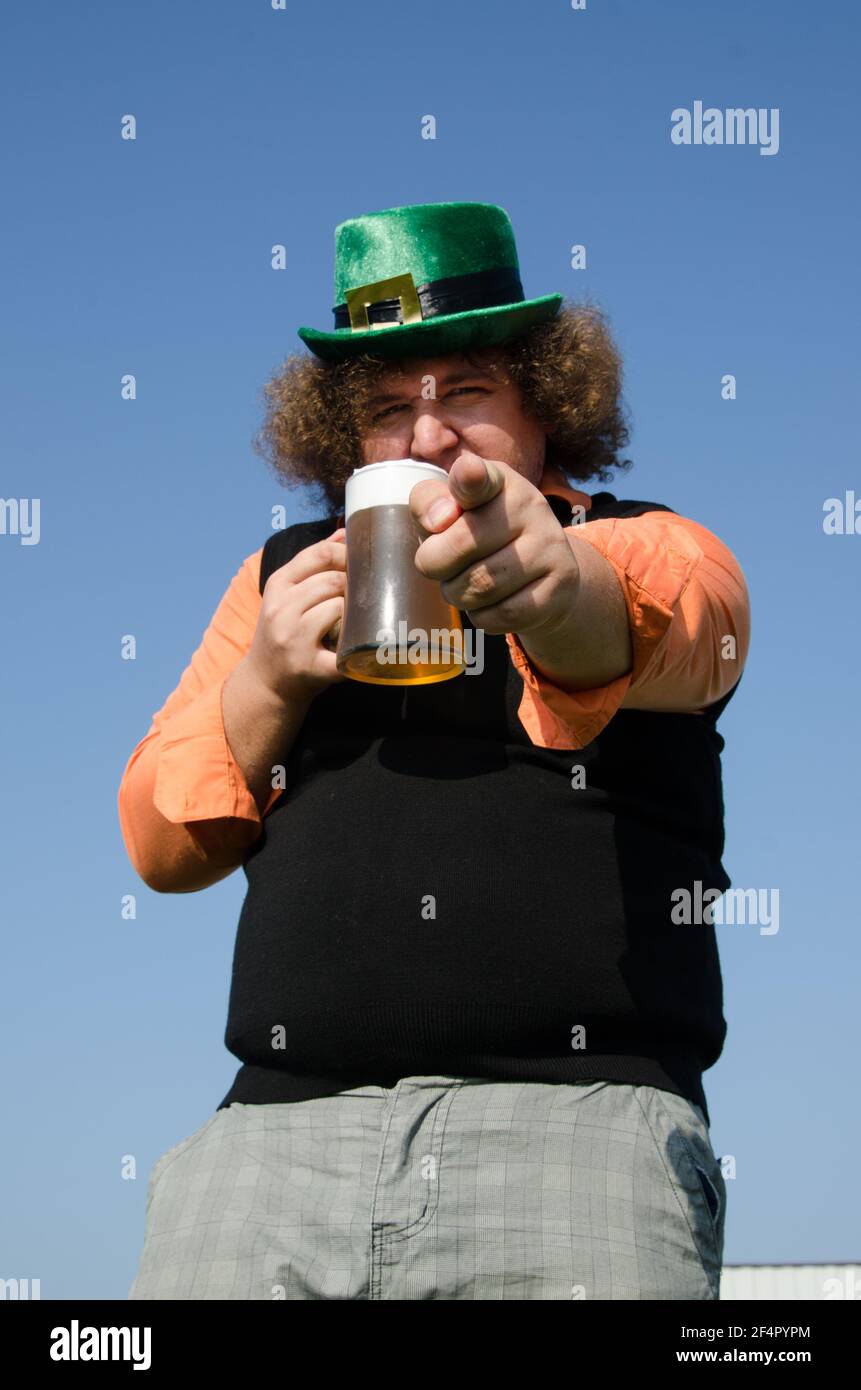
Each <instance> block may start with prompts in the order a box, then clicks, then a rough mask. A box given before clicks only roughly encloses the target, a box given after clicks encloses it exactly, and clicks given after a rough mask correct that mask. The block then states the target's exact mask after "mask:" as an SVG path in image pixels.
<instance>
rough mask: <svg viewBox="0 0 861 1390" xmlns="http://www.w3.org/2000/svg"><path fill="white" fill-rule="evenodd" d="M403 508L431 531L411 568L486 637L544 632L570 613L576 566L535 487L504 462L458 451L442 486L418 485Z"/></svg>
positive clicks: (426, 483)
mask: <svg viewBox="0 0 861 1390" xmlns="http://www.w3.org/2000/svg"><path fill="white" fill-rule="evenodd" d="M410 506H411V509H412V512H413V516H414V517H415V518H416V520H417V521H418V523H419V525H420V526H421V527H422V528H423V529H424V530H425V531H427V532H430V533H431V534H430V535H429V536H428V538H427V540H424V541H423V542H422V544H421V545H420V546H419V548H418V551H417V552H416V565H417V567H418V568H419V569H420V570H421V572H422V574H425V575H427V576H428V578H429V579H438V580H440V581H441V585H442V591H443V594H444V595H445V597H446V598H447V599H448V601H449V603H451V604H453V605H454V607H455V608H459V609H462V610H463V611H465V612H467V613H468V614H469V617H470V621H471V622H473V623H474V624H475V626H477V627H482V628H484V630H485V631H486V632H493V633H503V632H516V633H518V635H519V634H524V635H525V634H527V633H536V632H538V631H543V632H547V631H551V630H553V629H554V628H556V627H558V626H560V625H561V624H562V623H564V621H565V619H566V618H567V617H568V616H569V615H570V613H571V611H572V609H573V606H574V602H575V599H576V595H577V588H578V582H579V572H578V566H577V561H576V559H575V557H574V553H573V551H572V550H571V547H570V545H569V544H568V541H567V540H566V537H565V532H564V531H563V529H562V527H561V526H560V525H559V522H558V521H557V520H556V517H555V516H554V515H553V512H552V511H551V509H550V507H549V505H548V503H547V501H546V499H545V498H544V496H543V495H542V493H540V492H539V490H538V488H537V487H534V486H533V484H532V483H530V482H528V481H527V479H526V478H524V477H523V476H522V475H521V474H520V473H517V472H516V471H515V470H514V469H513V468H510V467H509V465H508V464H506V463H497V462H496V461H495V460H492V459H482V458H479V456H478V455H477V454H471V453H462V454H461V455H460V456H459V457H458V458H457V459H456V460H455V462H454V464H453V465H452V468H451V472H450V473H449V475H448V485H447V486H446V484H445V483H444V482H443V481H442V479H440V481H439V482H436V481H434V482H431V481H427V482H423V483H417V484H416V486H415V487H414V488H413V490H412V492H411V494H410Z"/></svg>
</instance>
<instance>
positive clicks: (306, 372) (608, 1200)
mask: <svg viewBox="0 0 861 1390" xmlns="http://www.w3.org/2000/svg"><path fill="white" fill-rule="evenodd" d="M335 290H336V303H337V306H338V307H337V308H336V311H335V328H334V330H333V331H331V332H323V331H319V330H315V329H310V328H306V329H301V330H300V336H301V337H302V339H303V341H304V342H305V343H306V345H307V346H308V347H310V349H311V351H312V354H313V356H308V355H301V356H299V357H295V358H293V359H290V360H289V361H288V362H287V363H286V364H285V366H284V368H283V370H282V371H281V372H280V373H279V374H278V375H277V376H276V377H275V378H274V379H273V381H272V382H270V383H269V385H268V387H267V388H266V393H267V400H268V411H267V419H266V424H265V427H264V429H263V431H262V432H261V442H262V445H263V446H264V452H268V455H269V457H270V460H271V462H272V463H273V465H274V467H275V469H276V471H277V472H278V473H279V474H281V475H282V476H283V477H285V478H287V479H288V480H290V481H292V482H302V483H315V484H316V485H317V486H318V488H319V489H320V490H321V491H322V494H323V497H324V499H325V501H326V504H327V507H328V513H329V514H328V515H327V516H326V517H325V519H324V520H322V521H319V522H311V523H304V524H300V525H297V526H292V527H289V528H287V529H286V530H283V531H279V532H276V533H275V534H274V535H273V536H272V537H271V538H270V539H269V541H267V543H266V545H265V546H263V547H262V549H261V550H259V551H257V552H256V553H255V554H254V555H252V556H250V557H248V558H247V559H246V560H245V562H244V563H243V565H242V567H241V569H240V570H239V572H238V573H237V575H236V576H235V578H234V580H233V581H232V583H231V585H230V587H229V589H228V591H227V593H226V595H225V597H224V598H223V600H222V602H221V604H220V605H219V607H218V609H217V611H216V613H215V615H214V617H213V619H212V622H211V624H210V626H209V628H208V629H207V632H206V634H205V636H204V638H203V641H202V643H201V645H200V647H199V648H198V649H197V651H196V652H195V653H194V656H193V657H192V660H191V663H190V665H189V667H188V668H187V669H186V671H185V672H184V674H183V676H182V679H181V680H180V683H179V686H178V687H177V689H176V690H175V691H174V692H173V694H172V695H171V696H170V698H169V699H168V700H167V702H166V703H165V705H164V706H163V708H162V709H161V710H160V711H159V712H158V714H156V715H155V716H154V719H153V724H152V727H151V729H150V731H149V733H148V734H147V736H146V738H144V739H143V740H142V741H141V743H139V744H138V746H137V748H136V749H135V751H134V753H133V754H132V757H131V759H130V760H129V763H128V765H127V767H126V770H125V773H124V776H123V780H122V785H121V789H120V816H121V822H122V827H123V834H124V837H125V842H126V845H127V848H128V852H129V854H130V856H131V859H132V862H133V864H134V865H135V868H136V869H137V871H138V873H139V874H140V875H141V877H142V878H143V879H144V880H145V881H146V882H147V883H148V884H149V885H150V886H151V887H152V888H154V889H156V890H158V891H160V892H189V891H194V890H197V889H200V888H203V887H206V886H207V885H208V884H210V883H214V882H217V881H218V880H219V879H221V878H223V877H225V875H226V874H228V873H230V872H232V871H233V869H235V868H237V867H238V866H239V865H240V864H241V865H242V866H243V868H244V871H245V873H246V876H247V879H248V892H247V895H246V898H245V902H244V905H243V909H242V915H241V919H240V923H239V928H238V933H237V940H236V950H235V955H234V964H233V980H232V989H231V997H230V1006H229V1018H228V1025H227V1035H226V1041H227V1045H228V1047H229V1049H230V1050H231V1051H232V1052H233V1053H234V1055H235V1056H237V1057H238V1058H239V1059H240V1060H241V1062H242V1063H243V1065H242V1066H241V1068H240V1070H239V1073H238V1075H237V1077H236V1080H235V1082H234V1084H233V1086H232V1087H231V1090H230V1092H229V1093H228V1095H227V1096H226V1097H225V1098H224V1100H223V1101H222V1102H221V1105H220V1106H219V1107H218V1109H217V1110H216V1111H215V1113H214V1114H213V1115H212V1116H211V1117H210V1118H209V1119H208V1120H207V1121H206V1123H205V1124H204V1125H203V1126H202V1127H201V1128H200V1129H199V1130H197V1131H196V1132H195V1133H194V1134H192V1135H191V1136H189V1137H188V1138H187V1139H185V1140H184V1141H183V1142H182V1143H180V1144H179V1145H177V1146H176V1147H175V1148H174V1149H171V1150H169V1151H168V1153H166V1154H164V1155H163V1156H162V1157H161V1158H160V1159H159V1160H158V1162H157V1163H156V1165H155V1168H154V1170H153V1173H152V1176H151V1180H150V1189H149V1199H148V1203H147V1230H146V1237H145V1242H144V1252H143V1256H142V1260H141V1266H140V1269H139V1272H138V1276H137V1279H136V1281H135V1284H134V1286H133V1288H132V1291H131V1295H130V1296H131V1297H132V1298H141V1299H144V1298H232V1299H260V1298H286V1299H316V1298H348V1299H365V1298H371V1299H399V1298H404V1299H428V1298H430V1299H473V1298H476V1299H560V1298H572V1297H574V1298H578V1297H584V1298H589V1299H594V1298H600V1299H651V1298H657V1299H683V1298H694V1299H714V1298H717V1297H718V1288H719V1278H720V1266H721V1259H722V1248H723V1233H724V1215H725V1213H724V1203H725V1196H726V1189H725V1185H724V1181H723V1178H722V1175H721V1170H720V1165H719V1163H718V1161H717V1159H716V1157H715V1155H714V1152H713V1150H712V1146H711V1142H710V1136H709V1117H708V1110H707V1106H706V1100H705V1095H704V1093H703V1089H702V1072H703V1071H704V1070H705V1069H706V1068H708V1067H709V1066H711V1065H713V1063H714V1062H715V1061H716V1060H717V1058H718V1056H719V1055H720V1052H721V1048H722V1045H723V1040H724V1035H725V1031H726V1025H725V1022H724V1019H723V1014H722V993H721V978H720V968H719V963H718V957H717V947H716V940H715V934H714V929H713V926H712V925H711V922H710V920H709V918H708V913H707V912H706V913H705V914H702V915H703V920H701V921H694V922H689V923H688V924H683V923H682V922H680V920H679V914H678V911H677V910H675V908H674V905H675V904H676V903H677V902H678V895H679V892H680V891H681V892H682V893H684V892H685V891H687V892H689V893H690V894H691V897H692V901H702V897H701V896H700V897H699V898H697V893H698V892H699V893H700V894H702V893H705V892H706V891H707V890H708V889H717V890H718V891H723V890H725V889H726V887H728V885H729V878H728V877H727V875H726V872H725V870H724V868H723V865H722V864H721V853H722V849H723V824H722V816H723V805H722V798H721V783H720V760H719V753H720V750H721V748H722V739H721V737H720V735H719V734H717V732H716V729H715V723H716V719H717V717H718V715H719V714H720V712H721V710H722V709H723V708H724V706H725V705H726V702H727V700H728V699H729V698H730V697H731V695H732V693H733V691H734V689H735V686H736V685H737V683H738V681H739V678H740V675H741V669H742V666H743V663H744V660H745V657H746V652H747V645H748V610H747V594H746V589H745V583H744V579H743V576H742V574H741V572H740V570H739V567H738V564H737V562H736V561H735V559H734V557H733V556H732V554H731V553H730V551H729V550H728V549H727V548H726V546H725V545H723V544H722V543H721V542H720V541H719V540H718V539H717V538H716V537H715V536H713V535H712V534H711V533H710V532H708V531H707V530H706V529H705V528H704V527H702V526H700V525H699V524H697V523H696V522H694V521H691V520H689V519H686V518H682V517H680V516H677V515H676V514H675V513H673V512H672V511H671V510H670V509H669V508H668V507H667V506H666V505H665V504H660V503H643V502H620V501H617V499H616V498H615V497H614V496H613V495H612V494H611V493H609V492H600V491H599V492H597V493H593V494H591V495H590V494H588V493H586V492H584V491H582V490H580V489H579V488H575V487H573V486H571V482H572V481H586V480H588V479H590V478H601V479H603V478H606V477H607V476H608V475H609V469H610V468H611V467H613V466H617V467H623V466H625V464H624V463H623V462H622V461H620V460H619V458H618V450H619V448H620V446H621V445H622V444H624V442H625V440H626V438H627V431H626V427H625V424H624V421H623V418H622V414H621V409H620V404H619V400H620V392H619V382H620V363H619V358H618V354H617V353H616V351H615V349H614V347H613V344H612V342H611V340H610V337H609V334H608V332H607V330H606V327H605V326H604V324H603V323H602V321H601V317H600V315H598V314H597V313H595V312H593V311H591V310H585V309H576V308H573V307H571V306H567V305H566V306H563V305H562V301H561V296H559V295H547V296H544V297H543V298H541V299H536V300H526V299H525V298H524V296H523V290H522V287H521V285H520V280H519V270H518V258H517V252H516V248H515V243H514V237H513V232H512V230H511V226H510V223H509V220H508V218H507V216H506V214H505V213H504V212H503V210H502V209H500V208H497V207H494V206H489V205H483V204H474V203H449V204H446V203H443V204H428V205H418V206H412V207H406V208H397V209H389V210H386V211H384V212H379V213H373V214H369V215H367V216H364V217H358V218H354V219H351V220H350V221H348V222H346V223H343V224H341V226H340V227H339V228H338V229H337V232H336V277H335ZM397 458H413V459H417V460H423V461H425V462H430V463H434V464H437V465H438V466H440V467H441V468H443V469H444V470H445V471H446V472H447V473H448V479H447V480H446V481H443V480H442V479H440V480H439V482H437V481H434V482H430V481H425V482H422V483H420V484H418V485H417V486H416V487H414V488H413V490H412V493H411V496H410V505H411V509H412V512H413V515H414V517H415V519H416V523H417V526H418V528H419V535H420V536H421V537H422V540H421V543H420V545H419V547H418V550H417V552H416V560H415V563H416V565H417V567H418V568H419V570H420V571H421V572H422V573H423V574H424V575H426V576H428V577H429V578H431V579H433V580H435V581H438V582H439V583H440V584H441V585H442V590H443V593H444V595H445V596H446V597H447V598H448V600H449V601H450V602H451V603H452V604H453V605H455V606H456V607H457V608H458V609H460V610H461V612H462V615H463V618H464V622H465V623H466V624H472V625H473V626H475V627H476V628H481V629H483V631H484V635H485V636H484V652H485V657H484V669H483V670H482V671H481V672H480V673H470V674H464V675H462V676H459V677H458V678H457V679H455V680H448V681H444V682H442V683H437V684H431V685H427V686H423V687H419V688H406V689H402V688H383V687H380V686H376V685H373V686H372V685H367V684H362V683H358V682H354V681H345V680H343V679H341V678H340V677H339V676H338V673H337V671H336V667H335V657H334V652H333V649H332V647H333V641H332V634H333V632H334V631H335V630H336V629H337V624H338V622H339V619H340V617H341V614H342V612H343V603H344V594H345V578H346V548H345V543H344V530H343V528H342V526H341V522H342V521H343V489H344V483H345V481H346V478H347V477H348V476H349V473H350V472H351V470H352V469H353V468H354V467H357V466H361V465H363V464H368V463H374V462H377V461H382V460H386V459H397ZM572 522H573V523H574V524H570V523H572ZM697 885H699V887H697ZM706 901H708V899H706Z"/></svg>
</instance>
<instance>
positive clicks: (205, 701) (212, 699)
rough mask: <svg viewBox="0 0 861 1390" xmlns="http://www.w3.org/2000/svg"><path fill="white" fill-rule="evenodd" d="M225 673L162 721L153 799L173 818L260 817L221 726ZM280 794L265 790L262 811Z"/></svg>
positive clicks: (257, 818)
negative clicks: (170, 716) (167, 719)
mask: <svg viewBox="0 0 861 1390" xmlns="http://www.w3.org/2000/svg"><path fill="white" fill-rule="evenodd" d="M226 679H227V677H226V676H224V677H222V679H221V680H219V681H218V682H217V683H216V684H215V685H213V686H210V687H209V688H208V689H206V690H204V691H203V693H202V694H201V695H199V696H198V698H197V699H196V700H194V701H193V702H192V703H191V704H190V705H189V706H188V707H187V708H186V709H184V710H182V711H181V713H179V714H175V715H173V716H172V718H171V719H170V720H169V721H168V723H167V724H166V725H165V727H164V730H163V733H162V736H161V743H160V748H159V755H158V767H157V770H156V779H155V789H154V791H153V802H154V804H155V807H156V810H158V811H160V812H161V814H162V815H163V816H164V817H165V819H166V820H169V821H173V822H174V823H176V824H183V823H185V822H187V821H197V820H215V819H217V818H220V817H235V818H237V819H239V820H250V821H255V822H258V823H259V822H260V820H261V815H260V812H259V811H258V809H257V803H256V802H255V800H254V797H253V796H252V794H251V792H250V791H249V789H248V784H247V782H246V780H245V777H244V774H243V772H242V769H241V768H240V767H239V765H238V763H237V762H236V759H235V758H234V756H233V753H232V752H231V749H230V744H229V743H228V741H227V735H226V733H225V731H224V720H223V717H222V712H221V692H222V690H223V689H224V683H225V681H226ZM280 795H281V793H280V791H279V790H273V791H272V792H271V793H270V796H269V799H268V801H267V804H266V806H265V808H264V811H263V815H264V816H265V815H266V813H267V811H268V810H269V808H270V807H271V806H272V805H273V803H274V802H275V801H276V800H277V799H278V797H279V796H280Z"/></svg>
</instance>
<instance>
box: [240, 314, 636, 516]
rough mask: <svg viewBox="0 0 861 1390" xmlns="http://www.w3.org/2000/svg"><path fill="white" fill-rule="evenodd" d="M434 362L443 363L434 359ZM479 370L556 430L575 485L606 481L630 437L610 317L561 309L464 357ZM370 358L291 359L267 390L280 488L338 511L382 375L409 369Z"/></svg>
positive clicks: (264, 446)
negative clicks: (508, 385)
mask: <svg viewBox="0 0 861 1390" xmlns="http://www.w3.org/2000/svg"><path fill="white" fill-rule="evenodd" d="M428 355H429V356H437V355H441V354H435V353H433V352H429V354H428ZM463 355H464V356H465V357H467V359H468V360H469V361H470V362H471V363H472V365H473V366H477V365H480V364H481V365H485V366H487V365H488V358H490V359H491V361H490V364H489V365H490V366H491V370H495V369H497V368H501V369H502V372H503V373H504V374H505V375H507V378H508V379H509V380H510V381H513V382H514V383H515V385H516V386H517V387H519V389H520V392H521V405H522V409H523V410H524V412H525V413H526V414H528V415H530V416H531V417H532V418H533V419H535V420H537V421H539V422H540V423H541V424H542V425H543V427H544V428H545V429H546V430H548V438H547V445H546V453H545V460H546V462H547V463H548V464H553V465H555V466H556V467H557V468H559V469H560V471H561V472H562V473H563V474H564V475H566V476H567V477H568V478H569V479H570V480H571V481H572V482H585V481H586V480H587V479H592V478H594V479H598V480H600V481H602V482H604V481H607V480H608V479H609V477H610V474H611V470H612V469H620V470H625V469H627V468H629V467H630V466H631V460H630V459H620V458H619V457H618V453H619V450H620V449H622V448H623V447H624V446H625V444H627V442H628V440H629V437H630V432H629V427H628V422H627V418H626V412H625V410H624V407H623V402H622V394H621V384H622V360H621V357H620V355H619V352H618V350H617V348H616V347H615V344H614V343H613V340H612V338H611V336H610V332H609V329H608V327H607V323H606V320H605V316H604V314H603V313H602V311H601V310H600V309H599V308H597V307H596V306H595V305H593V304H579V305H575V304H571V303H569V302H568V301H565V302H563V304H562V305H561V306H560V309H559V312H558V314H557V315H556V317H555V318H554V319H552V320H551V321H550V322H549V323H545V324H540V325H539V326H538V327H537V328H532V329H530V330H529V331H528V332H526V333H525V334H523V335H522V336H520V337H518V338H513V339H510V340H509V341H508V342H504V343H500V344H499V345H498V346H496V347H493V348H482V349H480V350H478V351H475V350H473V351H472V352H465V353H464V354H463ZM409 361H410V359H409V358H399V359H396V360H394V361H392V360H387V359H383V358H380V357H375V356H374V355H373V354H371V353H363V354H361V355H359V356H356V357H352V358H348V359H347V360H346V361H343V362H337V363H331V362H324V361H321V360H320V359H319V358H317V357H313V356H311V355H310V354H307V353H299V354H296V355H294V356H291V357H288V358H287V359H286V361H284V362H283V363H282V365H281V368H280V369H279V370H278V372H276V374H275V375H274V376H273V377H272V378H271V379H270V380H269V381H268V382H267V384H266V385H265V386H264V387H263V388H262V391H261V395H262V397H263V400H264V402H265V418H264V422H263V425H262V426H261V428H260V429H259V430H258V432H257V434H256V435H255V436H254V441H253V445H254V449H255V451H256V452H257V453H258V454H260V455H261V456H262V457H263V458H264V459H265V460H266V462H267V464H268V465H269V466H270V467H271V469H272V470H273V472H274V473H275V474H276V475H277V476H278V477H279V479H280V480H281V481H282V482H285V483H287V484H288V485H294V486H302V485H305V486H308V485H310V486H312V487H316V489H317V491H318V495H320V498H321V500H322V501H324V502H325V503H328V504H329V505H330V506H331V507H332V509H333V510H338V509H340V507H341V506H342V503H343V496H344V485H345V483H346V481H347V479H348V477H349V476H350V474H351V472H352V471H353V469H354V468H360V467H361V466H362V464H363V463H364V458H363V455H362V447H361V437H362V428H363V424H364V422H365V421H366V419H367V413H366V402H367V400H368V398H369V397H370V396H371V395H372V394H373V392H374V388H375V387H376V386H377V384H378V383H379V380H380V378H381V376H382V375H383V374H384V373H389V372H394V373H395V374H397V373H398V372H404V371H407V370H408V369H409Z"/></svg>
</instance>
